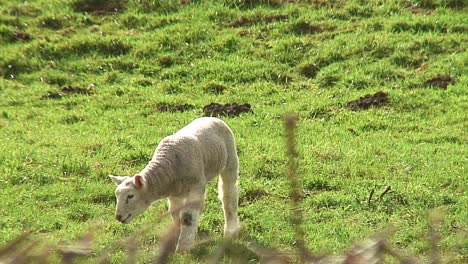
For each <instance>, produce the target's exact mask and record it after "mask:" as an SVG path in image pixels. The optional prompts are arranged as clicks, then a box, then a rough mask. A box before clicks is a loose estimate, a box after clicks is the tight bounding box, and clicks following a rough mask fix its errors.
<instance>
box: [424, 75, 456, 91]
mask: <svg viewBox="0 0 468 264" xmlns="http://www.w3.org/2000/svg"><path fill="white" fill-rule="evenodd" d="M452 83H454V80H453V78H452V77H451V76H449V75H446V74H440V75H436V76H434V77H432V78H431V79H429V80H427V81H425V82H423V83H422V84H421V85H422V86H423V87H435V88H440V89H444V90H446V89H447V86H448V85H449V84H452Z"/></svg>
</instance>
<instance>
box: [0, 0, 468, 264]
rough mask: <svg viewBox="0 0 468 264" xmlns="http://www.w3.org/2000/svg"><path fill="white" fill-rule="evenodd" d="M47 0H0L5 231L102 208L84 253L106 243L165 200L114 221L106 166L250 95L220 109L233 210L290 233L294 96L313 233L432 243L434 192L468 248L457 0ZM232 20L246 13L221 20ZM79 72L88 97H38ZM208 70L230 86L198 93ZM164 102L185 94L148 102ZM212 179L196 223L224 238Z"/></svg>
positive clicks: (332, 246) (209, 79) (142, 156)
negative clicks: (373, 98)
mask: <svg viewBox="0 0 468 264" xmlns="http://www.w3.org/2000/svg"><path fill="white" fill-rule="evenodd" d="M50 2H51V1H32V2H30V3H27V4H25V3H23V2H22V1H12V0H1V1H0V4H1V5H0V6H1V7H0V14H1V15H0V37H1V38H0V44H1V48H0V73H1V74H2V76H3V78H2V79H0V96H1V98H2V99H0V114H1V116H0V135H1V138H2V139H1V140H0V183H1V186H2V187H1V191H0V215H1V216H2V217H0V242H2V241H7V240H10V239H12V238H14V237H15V236H16V235H18V234H20V233H21V232H22V231H23V230H25V229H31V230H33V231H34V233H35V234H37V236H40V237H47V238H51V239H53V240H54V241H59V240H67V239H73V238H76V237H77V235H78V234H81V233H82V232H84V230H86V229H87V227H88V226H89V224H88V223H89V222H93V221H95V220H104V221H105V224H104V228H102V230H100V232H99V238H98V239H97V240H96V252H99V251H100V250H101V249H103V248H107V247H109V246H110V245H111V244H112V243H113V242H114V241H115V240H118V239H120V238H121V237H124V236H126V235H128V234H129V233H131V232H132V231H135V230H138V229H139V228H140V227H142V226H144V225H145V224H146V223H148V222H149V221H151V219H154V215H157V214H158V212H162V211H164V210H165V204H164V203H159V204H155V206H154V207H155V208H153V209H152V210H151V212H147V213H145V214H144V215H143V216H141V217H140V218H139V219H138V220H136V221H135V223H134V224H132V225H128V226H122V225H119V224H118V223H116V221H114V220H113V209H114V197H113V189H114V186H113V184H112V183H111V182H110V181H109V180H108V179H107V175H108V174H122V175H125V174H133V173H135V172H136V171H138V170H139V169H141V168H142V167H143V166H144V165H145V163H146V162H147V160H148V159H149V158H150V156H151V155H152V152H153V149H154V147H155V146H156V145H157V143H158V140H159V139H160V138H161V137H163V136H165V135H167V134H170V133H173V132H174V131H176V130H177V129H178V128H180V127H181V126H183V125H184V124H185V123H187V122H189V121H190V120H192V119H193V118H196V117H198V116H201V115H202V114H203V113H202V111H201V109H202V107H203V106H204V105H206V104H208V103H210V102H221V103H228V102H239V103H245V102H248V103H250V104H251V105H252V106H253V110H254V114H244V115H242V116H240V117H236V118H224V120H226V122H228V123H229V124H230V125H231V127H232V128H233V130H234V132H235V133H236V135H237V139H238V144H239V152H240V159H241V211H240V215H241V220H242V223H243V226H244V228H245V233H246V234H248V235H249V236H250V237H252V238H254V239H255V240H257V241H258V242H260V243H262V244H265V245H269V246H279V247H282V248H283V247H286V248H290V247H291V246H292V241H293V232H292V228H291V227H290V226H289V224H288V219H287V214H285V212H286V210H287V207H288V201H289V200H288V198H287V196H288V192H289V191H288V181H287V179H286V166H285V161H286V157H285V154H284V153H285V148H284V144H283V142H284V139H283V128H282V121H281V117H282V116H283V114H284V113H285V112H289V111H294V112H297V113H299V116H300V127H299V131H298V139H297V140H298V145H299V146H298V148H299V152H300V160H299V170H300V171H299V172H300V175H301V176H302V177H303V187H304V193H305V199H304V203H303V207H304V212H305V226H304V227H305V231H306V236H307V241H308V245H309V247H310V248H311V249H314V250H323V249H326V250H328V251H332V252H339V251H340V250H343V249H344V248H346V247H347V246H348V245H349V243H350V242H351V241H354V240H358V239H362V238H364V237H367V236H369V235H371V234H372V233H374V232H376V231H377V230H380V229H381V228H384V227H386V226H388V225H392V226H393V227H394V228H395V230H396V234H395V236H394V237H393V240H392V241H393V243H394V244H395V245H396V246H398V247H399V248H402V249H404V250H405V251H406V252H407V253H412V254H417V255H426V254H427V248H428V246H427V244H426V243H425V242H424V236H425V234H426V231H427V228H428V222H427V212H428V210H430V209H432V208H441V209H443V211H444V212H445V213H446V216H445V223H444V225H443V228H442V235H443V237H444V239H443V240H442V245H441V247H442V249H443V251H444V254H445V255H447V256H452V257H454V258H455V259H456V260H457V262H459V263H462V262H464V261H466V260H467V256H466V251H467V250H468V248H467V245H466V242H465V243H464V244H463V242H462V241H463V239H462V235H460V232H459V231H457V230H455V229H453V228H451V223H452V224H454V225H457V226H461V227H462V228H465V229H466V228H467V226H466V219H468V196H467V193H466V190H467V188H468V179H467V174H468V173H467V168H466V163H467V158H466V157H467V156H468V155H467V154H468V151H467V147H466V143H467V134H466V126H467V116H466V109H467V99H468V98H467V93H466V87H467V85H468V79H467V76H468V75H467V73H468V70H467V69H468V67H467V62H468V53H467V44H466V43H468V36H467V33H466V32H467V26H466V25H467V24H468V18H467V17H466V15H464V12H465V13H466V7H465V9H462V8H460V7H455V8H452V7H445V4H447V3H449V4H453V3H455V4H456V3H458V2H459V1H433V2H431V1H420V2H421V3H423V7H425V8H427V9H423V10H422V11H423V12H420V13H416V14H413V13H412V12H411V9H410V8H409V7H410V6H411V4H413V3H415V2H416V1H413V2H411V1H400V2H398V3H395V1H369V3H364V1H357V0H356V1H334V3H335V4H333V5H327V4H308V3H295V4H293V3H291V4H276V2H275V1H260V2H264V4H261V5H254V6H251V5H249V4H243V3H248V2H250V1H232V0H231V1H229V0H225V1H224V2H223V1H193V3H191V4H188V5H179V4H177V1H168V0H166V1H154V2H159V3H160V4H154V3H152V2H151V1H142V2H143V3H146V5H144V4H141V3H139V2H137V1H129V2H130V3H128V4H127V5H126V11H124V12H118V13H113V14H107V15H103V16H97V15H92V14H86V13H82V12H75V11H74V10H73V5H72V3H73V1H54V2H53V3H50ZM277 2H280V1H277ZM304 2H306V1H304ZM312 2H316V3H320V2H322V1H312ZM323 2H325V1H323ZM431 3H432V4H431ZM460 3H462V2H460ZM425 12H428V14H426V13H425ZM279 15H281V16H283V17H280V16H279ZM239 18H244V19H243V20H242V19H241V20H239ZM236 21H240V22H244V23H243V24H242V23H241V24H242V25H234V26H231V25H229V24H230V23H232V22H236ZM307 25H314V26H319V27H320V28H322V29H323V32H313V31H314V28H313V27H308V26H307ZM14 32H25V33H28V34H30V35H31V36H32V37H33V39H32V40H30V41H26V40H18V39H16V38H14V37H12V34H13V33H14ZM310 65H312V66H310ZM308 68H309V69H312V71H308V72H307V69H308ZM314 69H315V70H314ZM437 74H448V75H450V76H452V77H453V78H454V82H453V83H452V84H450V85H449V86H448V88H447V90H442V89H438V88H431V87H421V86H420V84H421V83H423V82H424V81H426V80H428V79H430V78H432V77H433V76H435V75H437ZM90 83H93V84H95V87H96V92H95V93H94V94H92V95H64V96H63V98H62V99H44V96H47V94H50V93H53V92H56V91H58V90H59V88H60V87H63V86H67V85H71V86H77V87H87V86H88V85H89V84H90ZM212 84H219V85H223V86H224V87H226V90H225V92H224V93H223V94H214V93H210V92H209V91H207V90H208V89H207V87H210V85H212ZM378 90H383V91H386V92H388V93H389V96H390V103H389V104H388V105H387V106H385V107H383V108H380V109H370V110H366V111H351V110H348V109H346V107H345V105H346V102H348V101H350V100H354V99H356V98H358V97H360V96H363V95H365V94H367V93H374V92H376V91H378ZM161 102H164V103H179V104H180V103H189V104H193V105H194V106H195V107H196V108H195V109H194V110H192V111H187V112H183V113H180V112H176V113H170V112H158V111H156V105H157V104H158V103H161ZM387 186H391V192H389V193H388V194H386V195H385V196H383V197H382V200H381V201H380V202H377V201H374V202H372V203H371V204H370V205H369V204H368V203H367V198H368V196H369V193H370V192H371V190H372V189H375V193H376V195H375V196H374V197H375V199H376V198H377V197H378V195H379V194H381V193H382V192H383V191H384V189H385V188H386V187H387ZM214 189H215V185H214V184H213V185H212V187H211V188H210V192H209V193H208V196H207V197H208V199H207V206H206V210H205V214H204V216H203V220H202V223H201V227H200V229H201V233H203V234H205V235H209V236H210V237H215V238H216V237H218V238H219V237H220V232H221V229H222V214H221V211H220V210H219V202H218V201H217V200H216V192H215V191H214ZM375 199H374V200H375ZM463 219H465V220H463ZM163 227H164V224H161V225H159V229H162V228H163ZM157 229H158V228H155V231H152V232H151V233H150V234H148V235H146V236H145V237H144V238H143V239H142V240H143V241H144V246H143V248H144V249H145V250H144V252H145V255H144V256H142V258H143V259H150V258H151V256H152V255H153V252H152V249H153V248H154V247H155V243H156V242H157V240H156V238H155V235H156V234H157V232H156V230H157ZM465 238H466V237H465ZM202 252H203V251H202ZM202 254H203V253H199V255H202ZM120 257H122V253H119V254H117V255H116V256H115V258H116V260H117V259H119V258H120Z"/></svg>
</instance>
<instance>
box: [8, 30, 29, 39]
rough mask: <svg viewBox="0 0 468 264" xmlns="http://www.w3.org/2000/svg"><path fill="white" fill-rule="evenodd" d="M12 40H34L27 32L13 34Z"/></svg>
mask: <svg viewBox="0 0 468 264" xmlns="http://www.w3.org/2000/svg"><path fill="white" fill-rule="evenodd" d="M11 38H12V39H13V40H25V41H30V40H33V39H34V38H33V36H32V35H31V34H28V33H25V32H19V31H16V32H13V33H12V34H11Z"/></svg>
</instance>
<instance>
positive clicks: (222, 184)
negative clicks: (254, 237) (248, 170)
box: [218, 168, 240, 238]
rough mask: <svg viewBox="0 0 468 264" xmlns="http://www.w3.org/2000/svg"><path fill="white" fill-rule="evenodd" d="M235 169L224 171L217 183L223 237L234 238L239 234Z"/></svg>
mask: <svg viewBox="0 0 468 264" xmlns="http://www.w3.org/2000/svg"><path fill="white" fill-rule="evenodd" d="M237 178H238V171H237V168H235V169H230V170H225V171H223V172H222V173H221V177H219V182H218V195H219V199H220V200H221V202H222V203H223V210H224V236H225V237H232V238H236V237H237V236H238V234H239V229H240V225H239V217H238V215H237V211H238V203H239V190H238V186H237Z"/></svg>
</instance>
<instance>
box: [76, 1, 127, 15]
mask: <svg viewBox="0 0 468 264" xmlns="http://www.w3.org/2000/svg"><path fill="white" fill-rule="evenodd" d="M125 2H126V1H105V0H81V1H76V2H75V3H73V10H74V11H75V12H87V13H92V14H95V15H105V14H108V13H113V12H121V11H124V10H125V7H124V6H123V4H124V3H125Z"/></svg>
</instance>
